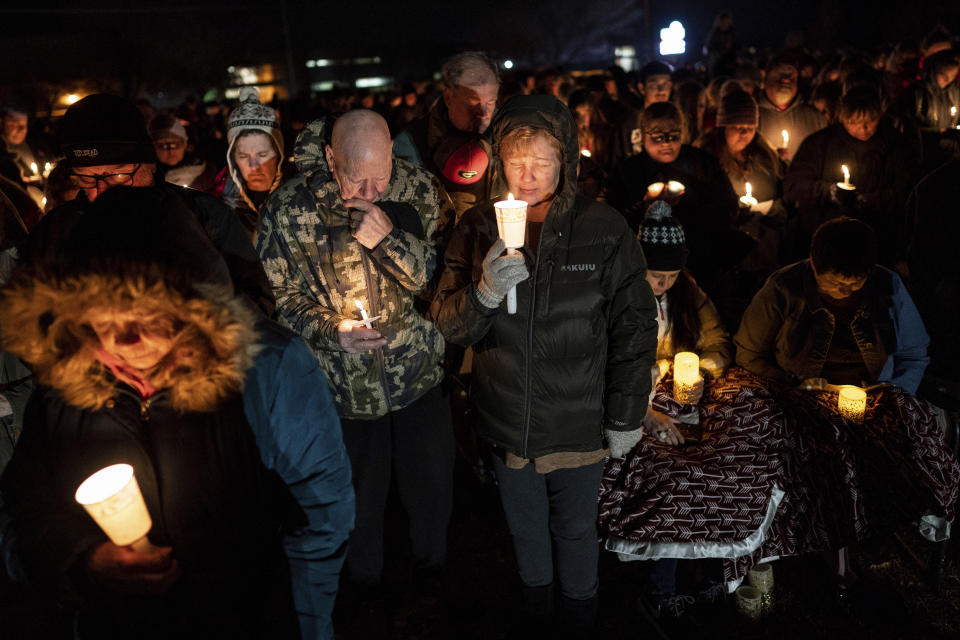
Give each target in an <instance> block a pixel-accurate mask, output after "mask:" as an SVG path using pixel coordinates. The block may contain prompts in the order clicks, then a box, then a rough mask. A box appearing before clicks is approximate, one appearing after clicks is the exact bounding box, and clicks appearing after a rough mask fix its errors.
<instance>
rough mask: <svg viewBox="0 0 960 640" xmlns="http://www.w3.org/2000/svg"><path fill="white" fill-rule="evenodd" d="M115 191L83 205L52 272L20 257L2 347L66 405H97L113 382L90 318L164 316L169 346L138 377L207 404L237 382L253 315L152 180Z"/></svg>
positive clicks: (205, 243) (6, 296) (4, 294)
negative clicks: (21, 263)
mask: <svg viewBox="0 0 960 640" xmlns="http://www.w3.org/2000/svg"><path fill="white" fill-rule="evenodd" d="M113 191H114V189H111V190H110V191H108V192H106V193H104V194H103V195H101V196H100V197H99V198H98V199H97V201H96V202H95V203H94V204H93V205H92V206H91V208H90V210H89V211H88V212H87V213H85V214H84V216H83V218H82V219H81V222H80V224H79V225H78V227H77V229H76V230H75V231H74V232H73V233H72V234H71V238H70V240H69V242H67V244H66V247H65V253H64V256H63V260H62V265H61V266H62V268H61V269H60V270H59V273H50V272H48V271H42V270H40V269H34V268H32V267H31V266H30V265H24V266H23V267H21V268H19V269H18V270H17V271H15V272H14V276H13V278H12V279H11V282H10V283H9V284H8V285H7V286H6V287H5V288H4V289H3V290H0V327H2V333H3V348H4V349H6V350H8V351H10V352H12V353H14V354H16V355H17V356H19V357H20V358H22V359H23V360H24V361H25V362H27V363H28V364H29V365H30V367H31V369H32V370H33V372H34V374H35V375H36V376H37V379H38V381H39V382H40V383H41V384H45V385H48V386H50V387H52V388H54V389H56V390H58V391H59V392H60V393H61V394H62V395H63V397H64V398H65V400H66V401H67V402H68V403H69V404H71V405H73V406H76V407H78V408H81V409H87V410H95V409H100V408H102V407H103V406H105V405H107V403H108V401H109V400H110V399H111V398H112V397H113V396H114V395H115V394H116V392H117V390H118V387H119V385H121V384H122V383H121V382H119V381H118V380H117V378H116V377H115V376H114V375H113V373H112V372H111V371H110V369H109V368H108V367H107V366H105V365H104V364H103V363H102V362H101V360H100V359H99V358H98V356H97V352H98V351H99V350H100V346H101V345H100V340H99V339H98V338H97V334H96V333H95V332H94V329H93V321H94V319H95V318H97V319H99V318H101V317H102V316H103V314H104V312H109V313H116V314H124V313H128V312H136V313H137V314H138V315H140V316H142V317H143V318H145V319H147V320H149V319H151V318H163V319H164V321H166V322H168V325H170V326H172V327H173V346H172V348H171V350H170V352H169V353H168V354H167V356H165V357H164V359H163V360H161V361H160V363H158V364H157V365H156V366H155V367H154V368H153V369H152V370H150V371H145V372H143V375H144V379H145V381H146V382H148V383H149V384H150V386H152V387H154V388H155V389H157V390H159V391H163V392H166V394H167V396H168V401H169V402H170V404H171V405H172V406H173V407H174V408H175V409H177V410H179V411H212V410H213V409H215V407H216V406H217V404H218V403H219V401H220V400H221V399H223V398H224V397H226V396H228V395H231V394H233V393H239V392H240V391H241V390H242V389H243V382H244V375H245V372H246V371H247V369H248V368H249V367H250V366H251V364H252V361H253V356H254V351H255V346H254V345H255V343H256V333H255V332H254V330H253V323H254V316H253V314H252V312H251V311H249V310H248V308H247V307H246V306H245V305H244V304H243V303H242V302H240V300H239V299H238V298H236V297H235V296H234V294H233V290H232V287H231V286H230V282H229V276H228V275H226V276H225V272H226V268H225V266H224V265H223V264H222V259H220V258H219V255H218V254H217V253H216V251H215V250H214V249H213V247H212V245H210V244H209V240H207V239H206V237H205V236H204V235H203V233H202V230H201V229H200V228H199V223H198V222H197V220H196V219H195V218H194V217H193V216H192V215H191V214H190V212H188V211H186V210H185V209H183V208H182V207H178V206H177V205H176V202H175V201H173V200H172V199H169V198H166V197H164V194H163V193H162V192H159V191H158V190H155V189H151V188H134V189H124V190H122V191H123V192H120V193H116V194H114V193H113ZM108 196H109V197H108ZM101 200H103V202H102V203H101Z"/></svg>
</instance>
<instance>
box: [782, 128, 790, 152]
mask: <svg viewBox="0 0 960 640" xmlns="http://www.w3.org/2000/svg"><path fill="white" fill-rule="evenodd" d="M780 135H781V136H783V147H782V148H783V149H786V148H787V147H789V146H790V134H789V133H787V130H786V129H784V130H783V131H781V132H780Z"/></svg>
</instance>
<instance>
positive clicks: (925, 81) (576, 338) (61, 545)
mask: <svg viewBox="0 0 960 640" xmlns="http://www.w3.org/2000/svg"><path fill="white" fill-rule="evenodd" d="M790 45H791V46H789V47H788V48H787V49H786V50H784V51H782V52H778V53H776V54H775V55H771V56H770V57H769V59H767V60H764V61H762V64H757V62H756V61H751V60H750V59H748V58H745V57H744V56H743V55H741V54H742V53H743V52H740V51H739V46H740V45H739V39H738V38H737V37H736V34H735V32H734V27H733V21H732V18H731V17H730V16H729V15H724V16H721V17H719V18H718V20H717V23H716V24H715V26H714V31H713V33H712V34H711V38H710V41H709V45H708V47H707V63H708V64H707V65H706V66H703V67H697V66H691V67H683V68H673V67H672V66H670V65H669V64H668V63H667V62H665V61H659V60H657V61H651V62H649V63H648V64H646V65H645V66H643V67H642V68H641V69H639V71H637V72H635V73H630V74H628V73H624V72H623V70H622V69H620V68H618V67H610V68H608V69H605V70H603V71H598V72H596V73H592V74H579V75H577V76H572V75H568V74H565V73H563V72H562V71H560V70H550V71H546V72H542V73H538V74H529V75H523V74H514V75H512V76H509V77H505V76H504V75H502V73H501V69H500V67H499V65H498V64H497V63H496V62H495V61H494V60H493V59H491V58H490V57H488V56H487V55H486V54H484V53H482V52H474V51H471V52H463V53H460V54H457V55H455V56H453V57H452V58H450V59H448V60H447V61H446V62H445V63H444V65H443V67H442V70H441V77H442V80H441V82H440V83H439V85H437V86H434V85H433V84H431V83H418V84H416V85H409V86H405V87H403V88H402V89H401V90H397V91H391V92H387V93H383V94H372V93H365V92H364V93H360V92H357V93H347V92H339V93H334V94H330V95H324V96H317V97H314V98H311V99H308V98H301V99H295V100H291V101H288V102H285V103H280V102H278V101H276V100H274V101H271V102H264V101H262V100H261V96H260V95H259V93H258V92H257V90H256V89H255V88H245V89H244V90H243V91H241V93H240V96H239V99H238V100H237V101H236V102H234V103H232V104H228V105H223V104H210V105H200V104H198V103H197V102H196V101H192V100H191V101H188V102H187V103H185V104H184V105H182V106H181V107H179V108H177V109H175V110H172V111H157V110H155V109H154V108H153V107H152V105H150V104H149V102H147V101H145V100H140V101H137V102H133V101H131V100H128V99H126V98H122V97H118V96H113V95H107V94H93V95H89V96H87V97H85V98H83V99H81V100H79V101H78V102H76V103H75V104H73V105H72V106H71V107H70V108H69V109H68V110H67V111H66V114H65V115H64V116H63V118H62V119H60V120H57V121H54V122H40V121H36V120H34V121H31V118H30V115H31V114H30V110H29V109H28V108H27V107H25V106H23V105H16V104H10V105H7V106H6V107H5V109H4V111H3V120H2V122H3V128H2V143H3V145H2V147H0V214H2V220H0V284H2V285H3V286H2V288H0V336H2V347H3V351H2V352H0V356H2V360H0V362H2V366H0V421H2V428H3V433H2V434H0V470H3V475H2V479H0V552H2V561H3V569H4V572H5V573H6V575H7V579H8V580H11V581H18V582H23V583H24V584H27V585H30V588H32V589H36V591H37V592H38V593H41V594H43V595H44V597H46V598H49V599H50V600H51V601H53V602H57V603H59V604H60V605H61V606H62V607H64V608H65V609H64V610H66V611H68V612H70V613H71V615H75V616H76V618H75V620H76V622H75V626H74V630H75V633H76V637H80V638H109V637H130V636H134V635H135V636H137V637H144V638H167V637H176V636H188V637H190V636H193V635H196V634H198V633H204V634H205V635H207V636H212V637H221V636H224V635H229V636H230V637H237V638H245V637H251V638H253V637H271V638H279V637H304V638H333V637H334V630H333V625H332V612H333V610H334V607H335V606H341V607H342V606H346V605H345V604H343V603H344V596H348V597H349V598H351V599H353V600H354V601H360V602H362V601H363V600H364V599H365V598H369V597H373V594H375V593H376V592H377V589H378V586H379V585H380V583H381V581H382V579H383V571H384V563H385V545H384V539H385V535H387V533H388V532H386V531H385V527H386V525H385V511H386V505H387V501H388V496H389V495H390V492H391V487H392V486H395V487H396V492H397V495H398V496H399V500H400V502H401V503H402V506H403V509H404V511H405V512H406V517H407V520H406V521H407V523H408V530H407V531H406V532H405V533H406V536H407V537H408V538H409V551H410V556H411V559H410V562H411V565H412V566H413V567H414V572H413V573H414V575H413V577H412V580H413V581H414V582H415V583H417V585H418V588H426V589H429V588H430V585H432V584H433V585H435V584H436V582H435V580H434V578H435V577H436V575H437V573H438V572H440V571H442V568H443V565H444V562H445V559H446V554H447V529H448V526H449V521H450V516H451V512H452V509H453V503H454V495H455V494H454V463H455V458H456V452H457V450H458V447H457V442H456V438H455V435H454V434H455V429H454V422H455V420H454V415H453V412H452V408H451V407H452V403H453V398H452V397H451V393H450V390H451V388H453V387H454V386H457V385H459V386H462V387H466V388H468V389H469V397H470V406H471V409H472V411H471V413H470V416H471V418H470V425H469V426H470V432H471V433H472V434H475V436H476V438H477V439H478V441H479V442H480V443H482V446H481V448H480V452H479V454H478V456H479V457H478V459H473V460H467V461H466V462H467V463H469V464H471V465H472V466H473V467H474V468H475V469H477V470H478V472H479V473H488V474H492V476H493V477H494V478H495V480H496V484H497V487H498V490H499V494H500V498H501V502H502V505H503V512H504V514H505V518H506V525H507V528H508V529H509V531H510V534H511V536H512V540H513V546H514V551H515V560H516V566H517V569H518V572H519V582H520V589H521V593H522V606H523V610H524V612H525V613H526V618H525V619H524V621H523V624H522V629H523V630H524V631H523V633H526V634H528V635H531V636H532V637H539V636H544V637H545V636H547V635H548V634H551V633H553V631H552V630H553V629H555V630H556V631H557V632H562V633H563V634H567V635H569V636H571V637H590V636H591V633H592V630H593V629H594V628H595V625H596V620H597V615H598V607H599V603H598V597H597V593H598V586H599V581H600V580H601V578H602V576H600V575H599V571H598V558H599V556H600V554H601V553H602V552H604V551H603V550H604V549H606V550H609V551H611V552H615V553H617V554H619V556H620V558H621V559H622V560H625V561H626V560H645V561H652V562H651V568H650V570H649V576H648V578H649V588H648V589H647V597H646V598H645V599H644V606H646V607H648V608H649V610H650V611H651V612H652V614H653V615H654V616H655V617H657V618H668V617H676V616H682V615H683V614H684V607H685V604H687V603H689V602H692V601H693V600H694V598H695V597H697V595H698V594H699V597H710V598H715V597H716V595H717V593H718V592H726V591H729V590H730V589H732V588H735V587H736V585H737V584H739V582H740V581H742V580H743V578H744V576H745V575H746V573H747V572H748V571H749V569H750V567H751V566H753V565H755V564H756V563H758V562H761V561H762V560H764V559H766V558H778V557H784V556H791V555H802V554H814V553H820V554H825V555H826V556H827V557H829V558H830V559H831V562H833V563H834V565H833V566H834V568H835V573H836V583H835V586H836V588H837V589H838V593H840V594H841V595H843V594H845V593H848V592H849V591H851V590H853V589H855V588H856V584H857V581H856V575H855V573H854V572H853V570H852V567H851V565H850V562H849V551H848V549H849V547H850V545H855V544H856V543H858V542H860V541H863V540H865V539H867V538H869V537H872V536H877V535H880V534H884V533H886V532H889V531H891V530H893V529H895V528H896V527H898V526H902V525H904V524H906V523H911V522H915V521H922V522H924V524H925V528H924V531H925V534H926V535H927V536H928V537H929V538H930V539H935V540H943V539H944V538H945V537H947V536H948V535H949V525H950V523H951V522H952V520H953V518H954V516H955V509H956V503H957V499H958V494H960V462H958V461H957V457H956V453H955V449H954V448H953V447H954V446H955V443H951V442H949V441H948V438H947V437H946V434H945V432H944V430H943V429H942V427H941V426H940V422H938V419H937V417H938V416H942V415H943V411H942V410H941V409H940V408H937V407H934V406H933V405H932V404H930V402H928V400H930V399H932V398H936V399H937V400H938V401H939V402H940V403H941V404H942V398H944V397H945V398H948V399H954V400H956V401H957V402H958V403H960V378H958V376H957V375H956V372H955V366H953V362H954V361H955V359H956V357H957V356H958V355H960V341H958V338H957V337H956V335H955V331H954V330H953V323H952V319H953V318H954V317H955V316H956V313H955V312H957V311H958V309H957V305H958V301H960V296H958V295H957V293H958V291H960V263H958V261H957V258H956V252H955V251H954V250H953V247H952V243H953V240H952V239H953V238H954V237H956V236H957V234H956V233H955V232H960V225H958V222H957V216H955V215H952V211H953V210H954V209H955V208H956V203H957V202H958V197H960V193H958V190H960V115H958V108H960V84H958V75H960V53H958V51H960V49H957V48H954V38H953V36H952V35H951V34H950V33H949V32H947V31H945V30H944V29H942V28H937V29H935V30H933V31H932V32H931V33H930V34H929V35H928V36H927V37H926V38H925V39H924V40H923V42H922V43H910V42H902V43H900V44H898V45H897V46H896V47H895V48H892V49H891V50H890V51H883V52H871V53H869V54H867V53H863V52H856V51H848V52H845V53H844V54H843V55H840V56H837V57H836V58H830V59H825V58H822V57H820V58H818V57H816V56H814V55H812V54H811V53H810V52H808V51H807V50H806V49H804V48H803V46H802V44H800V43H798V42H796V41H793V42H791V43H790ZM264 98H266V96H264ZM34 130H36V131H37V133H38V134H42V135H34V136H31V135H29V132H30V131H34ZM508 198H509V199H510V200H513V199H514V198H516V200H518V201H522V202H524V203H525V204H526V208H525V219H524V235H523V242H522V246H518V244H517V243H511V241H509V240H508V237H507V236H506V235H505V230H504V227H505V225H506V223H505V222H504V221H503V220H502V219H501V217H500V216H501V213H500V212H499V211H498V209H497V207H496V206H495V203H496V202H498V201H502V200H507V199H508ZM680 352H693V353H695V354H697V356H699V365H698V367H699V377H698V379H697V380H696V381H695V382H694V383H693V384H692V386H690V388H689V389H688V390H687V391H686V392H684V393H683V394H675V392H674V388H675V385H680V384H681V382H680V380H679V377H678V376H675V373H676V372H675V371H674V367H673V361H674V357H675V356H676V355H677V354H678V353H680ZM851 386H852V387H858V388H861V389H865V391H866V396H867V400H866V407H865V409H864V416H863V418H862V419H853V418H851V417H850V416H848V415H847V414H845V413H843V412H841V411H839V410H838V397H839V395H840V393H841V392H842V391H843V390H844V389H847V388H849V387H851ZM676 388H679V386H676ZM946 408H947V409H951V407H946ZM941 422H942V420H941ZM464 450H465V449H463V448H461V451H464ZM469 450H471V451H472V449H469ZM116 463H127V464H130V465H132V466H133V467H134V469H135V473H136V478H137V481H138V483H139V486H140V488H141V491H142V493H143V497H144V501H145V503H146V506H147V510H148V511H149V513H150V516H151V518H152V521H153V525H152V529H151V531H150V534H149V538H150V541H151V543H152V546H151V548H149V549H148V550H143V549H134V548H133V547H131V546H129V545H118V544H115V542H114V541H112V539H111V538H109V537H108V536H107V534H106V533H104V531H102V530H101V529H100V528H99V527H98V526H97V524H96V523H95V522H94V521H93V520H92V519H91V518H90V517H89V516H88V515H87V513H86V512H85V511H84V509H83V507H81V506H80V505H79V504H78V503H77V501H76V499H75V492H76V490H77V487H78V486H79V485H80V484H81V483H82V482H83V480H84V479H85V478H87V477H88V476H90V475H91V474H92V473H94V472H95V471H97V470H98V469H101V468H103V467H106V466H109V465H112V464H116ZM391 533H394V534H396V532H391ZM598 539H600V540H601V543H600V544H598V542H597V540H598ZM705 559H722V560H723V563H722V565H723V570H722V573H717V574H711V573H709V572H707V571H704V572H702V578H703V579H702V581H701V583H700V584H696V585H692V587H691V586H690V585H683V587H682V588H681V586H680V585H679V584H678V581H677V570H678V563H679V562H680V561H701V560H705ZM642 575H644V574H641V573H638V580H640V579H641V576H642ZM338 591H339V593H340V595H339V599H338ZM694 591H696V593H694ZM538 634H539V635H538Z"/></svg>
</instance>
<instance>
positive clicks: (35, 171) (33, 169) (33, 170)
mask: <svg viewBox="0 0 960 640" xmlns="http://www.w3.org/2000/svg"><path fill="white" fill-rule="evenodd" d="M30 173H32V174H33V175H39V169H37V163H36V162H31V163H30Z"/></svg>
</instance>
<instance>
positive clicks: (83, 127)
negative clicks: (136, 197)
mask: <svg viewBox="0 0 960 640" xmlns="http://www.w3.org/2000/svg"><path fill="white" fill-rule="evenodd" d="M63 153H64V155H65V156H66V160H65V162H68V163H70V167H71V169H72V172H73V173H72V176H71V178H72V180H73V182H74V184H75V185H76V186H77V187H78V188H79V190H80V191H79V193H78V194H77V197H76V198H75V199H74V200H73V201H71V202H68V203H67V204H64V205H62V206H60V207H57V208H55V209H53V210H52V211H50V212H49V213H48V214H47V215H46V216H44V218H43V219H42V220H41V221H40V223H39V224H37V226H36V227H34V229H33V230H32V232H31V233H30V237H29V238H28V240H27V243H26V245H25V247H24V254H23V260H24V262H27V263H40V264H44V265H46V266H47V267H49V268H51V269H57V268H58V267H57V265H58V259H59V254H60V250H61V249H62V243H63V241H64V239H65V238H66V237H67V236H68V235H69V234H70V232H71V230H72V229H73V228H74V227H75V226H76V225H77V224H78V222H79V221H80V219H81V218H82V217H83V214H84V212H85V211H86V210H87V209H88V208H89V207H90V204H91V203H93V202H94V201H95V200H96V199H97V198H98V197H99V196H100V195H101V194H102V193H103V192H105V191H107V190H108V189H111V188H113V187H116V186H132V187H154V188H157V189H160V190H162V191H164V192H166V193H169V194H172V195H174V196H175V197H176V198H177V199H178V200H179V201H180V202H182V203H183V204H184V206H186V207H187V208H188V209H189V210H190V211H192V212H193V213H194V215H195V216H196V217H197V220H198V221H199V222H200V225H201V226H202V227H203V230H204V232H205V233H206V234H207V236H208V237H209V239H210V241H211V242H212V243H213V245H214V246H215V247H216V248H217V250H218V251H219V252H220V254H221V256H222V257H223V259H224V261H225V262H226V263H227V267H228V268H229V269H230V276H231V278H232V280H233V285H234V287H235V288H236V290H237V292H238V293H239V294H240V295H242V296H244V297H245V298H246V299H247V301H248V302H249V303H250V305H251V306H252V307H254V308H258V309H260V310H261V311H262V312H263V313H264V314H265V315H267V316H270V315H272V314H273V310H274V306H275V302H274V299H273V293H272V292H271V290H270V284H269V283H268V282H267V276H266V274H265V273H264V271H263V267H262V266H261V265H260V260H259V259H258V258H257V254H256V252H255V251H254V248H253V245H252V244H251V243H250V236H249V235H248V234H247V233H246V232H245V231H244V229H243V226H242V225H241V224H240V220H239V219H238V218H237V216H236V214H234V213H233V211H231V210H230V209H229V208H228V207H226V206H225V205H223V203H221V202H220V201H219V200H217V199H216V198H214V197H213V196H210V195H207V194H205V193H202V192H200V191H194V190H192V189H185V188H182V187H178V186H176V185H172V184H169V183H167V182H164V181H162V180H157V177H156V169H157V164H156V162H157V157H156V152H155V151H154V147H153V142H152V141H151V139H150V136H149V135H148V134H147V127H146V125H144V122H143V117H142V116H141V115H140V111H139V109H137V107H136V106H135V105H134V104H133V103H132V102H130V101H129V100H125V99H123V98H120V97H117V96H112V95H107V94H103V93H98V94H93V95H90V96H87V97H86V98H84V99H83V100H80V101H78V102H76V103H75V104H73V105H72V106H71V107H70V108H69V109H67V113H66V115H65V116H64V118H63Z"/></svg>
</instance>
